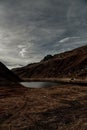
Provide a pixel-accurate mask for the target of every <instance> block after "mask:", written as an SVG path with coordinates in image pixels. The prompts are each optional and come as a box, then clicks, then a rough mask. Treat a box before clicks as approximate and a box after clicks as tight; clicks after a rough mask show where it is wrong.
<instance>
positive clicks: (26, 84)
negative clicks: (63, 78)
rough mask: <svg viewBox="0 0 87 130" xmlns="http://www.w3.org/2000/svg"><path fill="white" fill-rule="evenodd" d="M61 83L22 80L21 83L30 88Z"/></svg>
mask: <svg viewBox="0 0 87 130" xmlns="http://www.w3.org/2000/svg"><path fill="white" fill-rule="evenodd" d="M59 84H60V83H57V82H21V85H23V86H25V87H29V88H45V87H53V86H58V85H59Z"/></svg>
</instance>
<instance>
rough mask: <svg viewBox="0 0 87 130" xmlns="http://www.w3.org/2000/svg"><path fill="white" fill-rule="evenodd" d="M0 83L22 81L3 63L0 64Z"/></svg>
mask: <svg viewBox="0 0 87 130" xmlns="http://www.w3.org/2000/svg"><path fill="white" fill-rule="evenodd" d="M0 81H3V82H6V81H12V82H17V81H20V78H19V77H18V76H17V75H16V74H14V73H13V72H12V71H11V70H9V69H8V68H7V67H6V66H5V65H4V64H3V63H2V62H0Z"/></svg>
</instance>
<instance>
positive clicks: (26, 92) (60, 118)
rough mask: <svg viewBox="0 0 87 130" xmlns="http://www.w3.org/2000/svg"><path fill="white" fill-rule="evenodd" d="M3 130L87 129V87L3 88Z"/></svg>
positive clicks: (0, 96) (0, 125) (0, 111)
mask: <svg viewBox="0 0 87 130" xmlns="http://www.w3.org/2000/svg"><path fill="white" fill-rule="evenodd" d="M0 130H87V86H79V85H69V84H68V85H66V84H65V85H59V86H54V87H51V88H38V89H29V88H24V87H22V86H20V85H16V84H13V85H8V86H0Z"/></svg>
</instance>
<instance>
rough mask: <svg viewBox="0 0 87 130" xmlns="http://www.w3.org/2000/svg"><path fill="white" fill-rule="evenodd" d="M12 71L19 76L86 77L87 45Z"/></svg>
mask: <svg viewBox="0 0 87 130" xmlns="http://www.w3.org/2000/svg"><path fill="white" fill-rule="evenodd" d="M12 71H13V72H14V73H15V74H17V75H18V76H19V77H20V78H56V77H87V45H86V46H83V47H80V48H76V49H74V50H72V51H68V52H64V53H60V54H56V55H54V56H51V55H48V56H46V57H45V58H43V60H41V61H40V62H38V63H34V64H29V65H27V66H25V67H22V68H15V69H13V70H12Z"/></svg>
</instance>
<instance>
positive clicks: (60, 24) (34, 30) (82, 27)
mask: <svg viewBox="0 0 87 130" xmlns="http://www.w3.org/2000/svg"><path fill="white" fill-rule="evenodd" d="M83 8H84V9H83ZM86 12H87V1H86V0H73V1H72V0H67V1H64V0H0V56H1V57H0V60H1V61H4V62H5V64H6V65H7V66H11V65H12V66H14V65H15V66H16V65H17V66H18V64H21V65H25V64H26V63H30V62H37V61H39V60H41V58H43V57H44V56H45V55H47V54H55V53H59V52H62V51H66V50H69V49H73V48H75V47H78V46H82V45H86V44H87V42H86V41H87V39H86V35H87V15H86ZM7 59H8V62H7Z"/></svg>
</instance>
